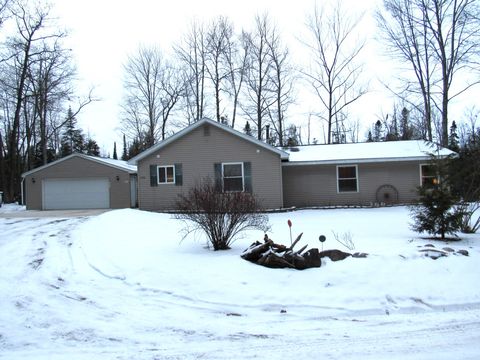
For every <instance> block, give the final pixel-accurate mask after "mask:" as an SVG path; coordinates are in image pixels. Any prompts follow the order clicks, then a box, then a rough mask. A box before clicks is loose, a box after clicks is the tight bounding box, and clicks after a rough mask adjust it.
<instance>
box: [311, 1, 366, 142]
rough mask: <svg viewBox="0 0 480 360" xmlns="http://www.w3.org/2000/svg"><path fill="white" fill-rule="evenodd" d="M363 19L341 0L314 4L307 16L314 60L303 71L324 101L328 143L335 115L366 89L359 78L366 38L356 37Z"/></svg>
mask: <svg viewBox="0 0 480 360" xmlns="http://www.w3.org/2000/svg"><path fill="white" fill-rule="evenodd" d="M360 19H361V17H350V16H349V15H348V14H347V12H346V11H345V9H344V8H343V7H342V4H341V3H337V4H336V5H334V7H332V8H331V9H329V10H327V9H326V8H318V7H317V6H315V9H314V12H313V15H312V16H310V17H309V18H308V19H307V28H308V30H309V33H310V35H311V40H310V41H306V42H305V44H306V45H307V46H308V48H309V49H310V51H311V54H312V64H311V66H310V68H309V69H308V70H305V71H303V73H304V75H305V77H306V78H307V79H308V81H309V82H310V84H311V85H312V87H313V89H314V91H315V93H316V95H317V96H318V98H319V100H320V103H321V105H322V108H323V109H322V112H321V114H322V115H321V118H323V119H324V120H325V121H326V123H327V126H328V130H327V131H328V132H327V143H329V144H330V143H331V142H332V129H333V126H334V122H335V119H336V118H337V117H338V115H340V114H341V113H342V112H343V111H344V110H346V108H347V107H348V106H349V105H351V104H352V103H353V102H355V101H357V100H358V99H359V98H360V97H361V96H363V95H364V94H365V93H366V92H367V90H366V87H365V86H364V85H363V84H362V83H361V82H360V75H361V73H362V69H363V65H362V64H361V63H360V62H359V55H360V53H361V51H362V49H363V47H364V41H362V40H359V39H357V38H355V34H356V29H357V25H358V24H359V21H360ZM324 113H326V115H323V114H324Z"/></svg>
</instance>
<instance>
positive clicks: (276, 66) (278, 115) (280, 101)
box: [266, 27, 294, 146]
mask: <svg viewBox="0 0 480 360" xmlns="http://www.w3.org/2000/svg"><path fill="white" fill-rule="evenodd" d="M266 40H267V46H268V48H269V51H270V58H271V62H272V71H271V74H270V83H271V88H272V89H271V90H272V92H273V93H274V100H275V102H274V103H273V104H272V106H271V109H270V110H269V112H268V115H269V117H270V120H271V123H272V126H273V129H274V130H275V133H276V137H277V138H278V145H279V146H283V145H284V142H285V116H286V112H287V109H288V106H289V105H291V104H292V102H293V95H292V93H293V80H294V77H293V71H294V70H293V66H292V65H291V64H290V62H289V51H288V48H287V47H286V46H283V44H282V42H281V39H280V35H279V33H278V31H277V29H276V28H275V27H272V31H271V33H270V34H269V36H268V37H267V38H266Z"/></svg>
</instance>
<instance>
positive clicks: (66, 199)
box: [43, 179, 110, 210]
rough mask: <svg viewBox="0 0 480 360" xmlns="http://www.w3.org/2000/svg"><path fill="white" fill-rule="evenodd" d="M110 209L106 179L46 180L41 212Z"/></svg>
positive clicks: (108, 187)
mask: <svg viewBox="0 0 480 360" xmlns="http://www.w3.org/2000/svg"><path fill="white" fill-rule="evenodd" d="M109 207H110V182H109V180H108V179H46V180H44V181H43V210H61V209H107V208H109Z"/></svg>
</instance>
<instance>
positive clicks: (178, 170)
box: [175, 164, 183, 186]
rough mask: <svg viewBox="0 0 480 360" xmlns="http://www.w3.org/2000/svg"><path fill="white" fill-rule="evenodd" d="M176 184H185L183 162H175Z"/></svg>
mask: <svg viewBox="0 0 480 360" xmlns="http://www.w3.org/2000/svg"><path fill="white" fill-rule="evenodd" d="M175 185H177V186H182V185H183V172H182V164H175Z"/></svg>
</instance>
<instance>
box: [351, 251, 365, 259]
mask: <svg viewBox="0 0 480 360" xmlns="http://www.w3.org/2000/svg"><path fill="white" fill-rule="evenodd" d="M367 256H368V254H367V253H363V252H356V253H353V254H352V257H353V258H366V257H367Z"/></svg>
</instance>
